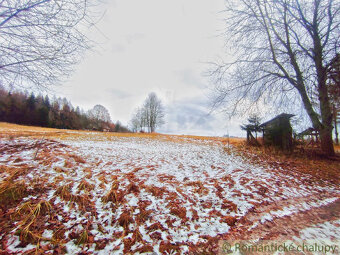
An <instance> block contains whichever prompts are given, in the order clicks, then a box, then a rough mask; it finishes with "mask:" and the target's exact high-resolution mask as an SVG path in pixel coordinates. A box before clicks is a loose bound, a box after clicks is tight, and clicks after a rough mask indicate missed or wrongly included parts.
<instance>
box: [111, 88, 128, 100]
mask: <svg viewBox="0 0 340 255" xmlns="http://www.w3.org/2000/svg"><path fill="white" fill-rule="evenodd" d="M106 92H107V93H110V96H111V97H112V98H115V99H125V98H127V97H130V96H132V95H131V94H130V93H128V92H125V91H122V90H119V89H113V88H112V89H107V90H106Z"/></svg>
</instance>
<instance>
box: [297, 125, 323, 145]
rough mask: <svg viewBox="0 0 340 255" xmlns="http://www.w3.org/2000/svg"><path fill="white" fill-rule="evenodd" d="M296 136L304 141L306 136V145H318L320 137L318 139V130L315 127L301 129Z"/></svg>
mask: <svg viewBox="0 0 340 255" xmlns="http://www.w3.org/2000/svg"><path fill="white" fill-rule="evenodd" d="M297 136H298V138H300V139H302V141H304V139H305V137H306V136H307V140H308V143H307V144H306V146H307V147H308V146H311V147H314V146H316V147H318V146H319V145H320V142H319V141H320V139H319V136H320V134H319V131H318V130H317V129H315V128H311V127H310V128H307V129H306V130H304V131H302V132H301V133H299V134H298V135H297Z"/></svg>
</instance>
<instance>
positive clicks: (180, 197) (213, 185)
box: [0, 123, 340, 254]
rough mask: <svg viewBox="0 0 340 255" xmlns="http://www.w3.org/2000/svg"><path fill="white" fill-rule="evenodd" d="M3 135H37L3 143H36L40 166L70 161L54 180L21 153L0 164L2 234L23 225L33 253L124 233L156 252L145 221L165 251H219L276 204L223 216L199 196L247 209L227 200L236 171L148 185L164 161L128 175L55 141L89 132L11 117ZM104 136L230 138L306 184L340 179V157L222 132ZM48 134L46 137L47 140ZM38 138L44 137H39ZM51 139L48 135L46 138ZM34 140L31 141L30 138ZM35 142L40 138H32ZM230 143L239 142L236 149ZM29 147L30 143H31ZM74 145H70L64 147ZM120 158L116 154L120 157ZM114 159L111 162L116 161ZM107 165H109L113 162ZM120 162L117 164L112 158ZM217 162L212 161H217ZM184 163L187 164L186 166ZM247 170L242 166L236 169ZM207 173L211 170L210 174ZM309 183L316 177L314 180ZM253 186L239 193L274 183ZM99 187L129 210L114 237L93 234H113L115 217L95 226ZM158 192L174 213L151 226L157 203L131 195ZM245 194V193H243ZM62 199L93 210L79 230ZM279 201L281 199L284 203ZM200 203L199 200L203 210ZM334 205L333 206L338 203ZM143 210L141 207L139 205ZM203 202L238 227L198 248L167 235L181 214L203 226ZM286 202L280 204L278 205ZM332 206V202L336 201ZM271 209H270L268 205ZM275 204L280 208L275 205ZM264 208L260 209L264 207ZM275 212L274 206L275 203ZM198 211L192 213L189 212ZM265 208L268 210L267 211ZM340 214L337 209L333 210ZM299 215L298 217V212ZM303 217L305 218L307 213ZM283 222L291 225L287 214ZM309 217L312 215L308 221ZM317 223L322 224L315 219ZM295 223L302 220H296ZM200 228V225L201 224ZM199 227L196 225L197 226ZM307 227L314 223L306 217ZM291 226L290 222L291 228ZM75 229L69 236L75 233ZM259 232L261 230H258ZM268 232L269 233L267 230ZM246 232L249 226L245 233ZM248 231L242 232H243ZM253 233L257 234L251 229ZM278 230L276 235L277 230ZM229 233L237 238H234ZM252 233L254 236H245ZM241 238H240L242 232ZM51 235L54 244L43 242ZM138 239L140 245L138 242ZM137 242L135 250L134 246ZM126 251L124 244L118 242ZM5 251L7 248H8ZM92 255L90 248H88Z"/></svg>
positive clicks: (105, 198)
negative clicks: (146, 176)
mask: <svg viewBox="0 0 340 255" xmlns="http://www.w3.org/2000/svg"><path fill="white" fill-rule="evenodd" d="M0 132H1V135H0V136H1V138H3V139H7V140H8V139H15V138H18V137H20V138H23V139H25V137H29V138H33V139H35V140H34V141H37V142H36V143H33V144H32V143H31V144H28V145H27V144H25V143H24V144H16V145H15V146H11V147H6V148H0V152H1V150H3V151H5V150H7V151H8V150H10V151H13V153H14V152H16V151H18V150H22V148H23V147H24V148H25V149H32V150H35V151H36V153H35V156H34V158H32V160H35V161H37V162H39V164H41V165H43V166H44V167H46V168H45V169H49V166H51V162H54V161H56V160H57V159H59V158H60V157H61V158H63V159H64V160H65V161H63V162H64V164H63V165H62V166H59V167H55V168H54V169H53V170H54V172H55V175H54V176H53V177H52V178H50V180H52V181H50V182H49V180H48V176H35V174H34V169H33V168H32V167H29V166H27V165H25V164H22V162H23V159H22V158H19V157H18V158H14V159H13V162H14V163H15V164H16V165H15V166H7V165H0V177H2V178H1V179H0V180H1V181H0V236H1V234H2V233H7V234H8V233H11V231H13V230H16V235H17V236H18V237H19V240H20V242H21V244H20V246H22V247H24V246H25V245H27V244H28V243H31V244H35V245H36V248H35V249H33V250H29V251H27V254H33V253H37V254H44V253H46V254H48V252H46V251H51V250H53V251H55V254H63V253H65V247H64V244H65V243H66V242H68V241H70V240H73V242H74V243H75V244H76V245H78V246H80V247H83V248H84V247H89V246H90V245H91V244H94V243H95V247H96V250H102V249H104V248H105V246H106V245H107V244H108V243H109V242H111V241H113V240H116V239H119V238H121V239H122V242H123V244H124V251H123V252H124V253H125V254H133V253H136V252H140V253H142V252H152V251H153V247H152V246H151V245H150V244H149V243H146V242H145V240H143V235H142V234H141V231H142V230H141V227H142V226H143V227H144V230H145V231H146V233H148V234H149V236H150V238H151V239H152V240H155V241H157V242H158V243H159V251H160V252H162V253H163V254H165V253H172V254H181V246H183V245H188V247H189V254H216V250H217V248H218V247H217V245H218V241H219V240H220V239H221V238H228V237H229V236H233V235H235V236H236V235H239V232H240V231H241V232H242V231H244V233H247V229H248V228H249V224H250V225H251V224H252V222H251V220H249V218H250V217H254V218H256V217H257V218H259V215H257V214H258V211H261V209H262V208H267V207H270V209H273V208H271V207H274V206H276V204H275V205H270V204H268V203H267V204H266V202H262V201H261V202H260V203H258V202H254V206H255V209H254V210H253V211H250V212H249V214H250V216H248V218H246V217H242V218H238V217H235V216H230V215H223V214H222V213H221V212H220V211H219V210H217V209H216V208H215V206H216V204H214V203H213V201H210V200H195V196H205V195H207V194H209V193H210V192H212V193H213V194H215V195H216V197H217V198H218V199H220V200H221V203H220V205H219V206H220V207H221V209H222V210H223V212H224V213H228V214H230V213H237V212H238V211H239V210H240V208H238V205H237V204H235V203H234V202H233V201H230V200H228V199H225V198H224V195H225V190H226V189H230V190H231V189H232V188H235V187H236V186H237V185H236V182H235V180H234V179H233V177H232V176H231V175H229V174H226V173H222V175H220V177H219V178H218V179H213V180H209V181H207V182H205V181H200V180H197V181H193V180H190V181H189V180H187V179H184V180H183V182H178V180H177V179H176V177H175V176H174V175H170V174H164V173H162V174H156V175H154V176H152V178H154V179H157V180H159V182H161V183H163V184H166V185H169V186H171V185H172V186H173V187H175V189H168V186H161V187H158V186H155V185H146V184H144V182H143V181H142V179H141V177H142V176H143V169H144V170H145V169H148V170H151V171H152V170H154V169H156V168H157V167H158V166H157V165H156V164H147V165H146V166H145V168H143V167H139V166H138V167H137V166H135V165H134V162H131V163H129V168H130V169H131V171H130V172H128V173H120V175H118V173H119V169H117V170H114V171H112V172H110V173H109V174H108V173H106V172H99V173H98V172H97V173H95V172H92V167H97V166H98V165H100V163H105V162H99V161H98V162H96V165H91V167H89V166H88V165H86V164H87V160H88V159H87V158H86V159H85V158H83V157H81V156H79V155H77V154H74V153H73V152H72V148H68V147H67V146H66V145H63V144H62V143H59V142H56V141H53V140H51V139H58V140H62V139H83V138H84V139H89V138H88V136H89V131H77V132H73V131H68V130H56V129H47V128H37V127H26V126H19V125H13V124H7V123H0ZM90 133H91V134H97V132H90ZM98 134H100V136H94V139H103V140H108V141H114V140H115V139H118V138H120V137H137V138H138V137H140V138H146V137H147V138H150V139H156V140H161V141H173V142H178V143H187V142H189V143H196V142H197V143H199V142H200V141H202V140H203V141H207V142H208V143H209V144H210V143H220V144H222V146H223V148H224V150H225V153H235V154H238V155H240V156H242V157H243V158H245V159H246V160H248V161H249V162H250V163H252V164H257V165H263V166H265V167H267V169H268V166H269V169H273V171H278V172H281V173H282V172H283V173H284V174H286V175H291V176H294V178H296V179H297V180H298V179H299V178H300V176H301V174H309V175H310V176H312V178H310V179H308V180H305V179H304V180H303V182H310V183H317V184H322V185H326V184H327V183H328V182H330V183H333V184H337V185H338V184H339V183H340V171H339V169H340V165H339V160H336V159H333V160H330V159H325V158H322V157H310V156H308V155H307V156H306V155H304V154H290V155H287V154H284V153H281V152H278V151H275V150H273V149H268V148H264V147H250V146H247V145H246V144H245V142H244V139H242V138H231V139H229V138H216V137H199V136H173V135H162V134H127V133H122V134H120V133H98ZM42 137H44V139H41V138H42ZM36 138H38V139H36ZM46 138H48V139H49V140H48V139H46ZM27 140H29V139H27ZM31 140H32V139H31ZM229 145H233V147H232V149H231V147H230V146H229ZM25 146H26V147H25ZM62 148H63V149H64V148H66V149H67V150H62ZM112 161H113V160H112ZM108 163H109V162H108ZM108 163H106V165H108ZM109 165H112V162H111V164H109ZM209 165H210V164H209ZM79 166H82V171H83V172H84V175H83V176H82V177H81V178H78V180H77V182H76V181H74V180H73V179H72V177H74V169H75V168H76V167H79ZM179 169H181V166H179ZM211 169H218V170H222V171H223V169H222V168H221V167H220V166H214V165H211ZM239 170H240V169H238V168H236V169H234V172H237V171H239ZM28 173H32V175H34V178H33V179H32V180H26V179H25V178H24V177H25V176H26V175H27V174H28ZM202 174H205V175H206V176H207V173H206V172H203V173H202ZM248 177H249V176H242V177H241V178H240V179H239V180H238V181H239V183H240V184H242V185H244V186H246V185H247V184H248V183H250V179H249V178H248ZM92 178H96V179H97V180H99V181H100V182H99V183H100V184H99V187H96V186H95V185H94V184H92V183H91V179H92ZM306 184H308V183H306ZM251 185H252V187H250V189H252V188H254V187H255V188H256V190H255V191H254V192H253V193H254V194H242V193H241V192H240V191H237V190H236V191H235V190H234V191H233V192H234V193H235V194H236V195H239V196H240V197H241V196H249V197H250V198H253V197H254V195H256V194H258V195H260V196H261V197H263V198H266V196H267V192H268V187H267V186H266V184H265V182H264V181H262V180H256V181H252V183H251ZM96 188H98V189H99V188H101V189H102V190H105V192H103V193H102V194H100V199H99V200H101V201H102V202H103V203H104V204H105V206H107V207H108V208H109V209H108V210H110V211H112V212H115V211H116V210H117V208H119V207H120V208H123V209H122V211H121V214H119V216H118V217H117V218H116V219H113V218H112V219H111V220H112V222H116V223H117V224H118V226H120V227H121V230H117V231H115V232H114V233H112V237H111V238H112V239H105V238H104V239H98V240H95V239H94V236H93V235H92V234H91V230H93V228H94V226H93V225H95V226H96V228H97V230H98V231H99V232H101V233H107V231H106V230H105V225H106V224H108V222H107V221H106V222H103V223H102V225H101V224H100V223H99V222H98V223H96V224H93V222H92V221H94V220H95V219H96V217H97V212H96V209H95V206H94V201H93V200H92V198H93V197H91V196H92V195H91V194H92V193H91V192H93V191H95V190H96ZM49 191H53V192H52V193H53V196H52V198H50V199H47V198H46V194H47V192H49ZM142 191H143V192H144V193H147V194H151V195H152V196H153V197H154V198H155V199H159V200H161V199H162V201H163V200H164V201H166V208H167V210H168V212H169V217H168V218H167V219H166V221H165V223H166V224H164V225H163V224H161V223H159V222H157V223H154V222H153V223H152V224H149V225H148V226H146V225H145V224H146V223H147V222H152V221H151V220H152V219H153V217H154V215H155V213H156V211H155V210H154V209H150V208H148V206H149V205H150V204H152V203H151V201H149V200H143V199H139V200H138V202H137V206H135V207H134V206H129V205H128V204H127V200H128V199H127V198H126V197H127V196H129V195H133V196H135V197H137V196H138V195H139V194H140V193H141V192H142ZM237 192H239V193H237ZM28 196H32V197H33V198H30V199H29V200H25V198H26V197H28ZM56 199H58V200H61V201H63V203H64V204H66V205H68V207H69V208H75V207H77V208H78V209H79V211H80V212H81V215H85V216H84V217H85V220H84V222H81V223H79V224H78V225H79V226H78V225H77V226H71V228H70V229H72V228H73V227H79V228H78V229H77V230H74V231H70V229H66V228H65V226H64V225H63V224H64V223H67V222H68V221H69V216H68V215H67V213H65V211H63V209H62V206H61V205H59V204H56V203H55V201H56ZM183 201H187V202H190V203H191V204H192V207H190V208H189V207H185V206H183ZM278 204H279V203H278ZM194 206H197V207H196V209H195V207H194ZM333 207H334V208H335V209H333V210H335V211H336V210H337V208H339V202H337V204H335V205H333ZM333 207H332V208H333ZM136 208H138V211H136V210H135V209H136ZM197 208H205V209H207V210H209V216H210V217H211V218H217V217H218V218H219V222H220V223H221V224H222V223H226V224H227V225H229V226H230V229H231V231H230V234H225V235H221V236H216V237H211V236H208V235H200V238H202V239H204V240H205V242H200V243H198V244H197V245H196V246H194V245H193V244H192V243H190V242H189V243H176V242H172V238H171V236H167V240H163V239H164V236H162V234H161V232H162V233H163V234H164V232H167V231H168V230H169V229H170V228H174V225H176V224H175V222H176V219H177V218H178V219H179V220H180V223H181V224H182V225H186V224H187V223H188V222H189V221H191V222H193V223H194V224H197V222H198V221H199V219H200V216H199V215H198V212H197V210H198V209H197ZM277 208H278V207H277ZM330 208H331V207H330ZM267 209H268V208H267ZM274 209H275V207H274ZM257 210H258V211H257ZM268 210H269V209H268ZM318 210H320V211H321V212H322V213H323V215H326V212H325V210H326V209H325V210H324V211H322V208H321V209H318ZM189 212H190V214H191V216H189V217H188V213H189ZM261 213H263V214H265V213H266V211H265V209H263V212H262V211H261ZM332 213H333V211H332ZM333 214H334V215H335V216H334V215H333V217H334V218H335V219H336V213H333ZM296 217H297V216H296ZM300 217H302V216H300ZM280 220H281V221H283V222H282V223H281V225H284V220H285V219H283V220H282V219H280ZM300 220H301V221H306V219H305V218H303V219H300ZM315 222H318V221H316V220H315ZM290 225H291V226H293V225H294V222H291V223H290ZM46 226H48V227H47V228H48V230H50V231H52V232H53V235H52V237H51V238H46V237H43V232H44V230H45V229H44V228H46ZM196 226H197V229H198V228H199V226H198V225H196ZM196 226H195V228H196ZM304 226H308V225H307V223H305V225H304ZM264 228H265V227H263V226H260V227H259V229H260V230H261V231H262V232H263V233H266V234H268V236H270V235H273V233H267V232H266V231H267V230H266V229H264ZM287 229H288V228H287ZM67 231H69V232H68V234H65V233H67ZM257 231H259V230H257ZM262 232H261V233H262ZM242 233H243V232H242ZM242 233H241V235H242ZM248 234H249V236H251V233H248ZM274 234H275V233H274ZM228 235H229V236H228ZM245 236H246V235H245ZM237 237H238V238H239V236H237ZM5 241H6V240H5V238H4V239H1V238H0V250H1V249H2V248H4V246H2V245H3V243H5ZM44 241H46V242H48V244H47V245H46V244H44V245H41V243H43V242H44ZM136 244H138V245H137V246H134V245H136ZM133 247H134V248H133ZM117 250H118V248H117ZM0 254H1V252H0ZM84 254H86V253H85V252H84Z"/></svg>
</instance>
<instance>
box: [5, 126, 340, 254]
mask: <svg viewBox="0 0 340 255" xmlns="http://www.w3.org/2000/svg"><path fill="white" fill-rule="evenodd" d="M13 132H14V131H13ZM63 132H64V133H65V134H64V135H63V136H61V135H60V134H58V135H56V136H55V137H53V136H48V139H46V138H42V139H37V138H33V137H31V136H28V137H16V138H13V137H12V138H11V139H9V138H8V137H3V138H2V139H1V141H0V250H2V251H3V252H5V254H6V252H8V253H16V254H21V253H34V252H36V251H38V252H41V253H46V254H47V253H51V252H55V253H69V254H77V253H83V254H86V253H89V254H92V253H99V254H129V253H133V254H136V253H144V252H147V253H149V254H152V253H153V252H155V253H156V254H198V253H200V252H208V253H211V254H216V253H218V252H220V253H221V254H224V253H223V251H222V250H221V247H220V246H221V241H220V240H241V239H246V240H258V239H260V238H263V239H272V240H276V239H280V240H287V239H290V240H293V241H298V240H305V239H308V240H321V239H322V240H323V242H327V243H330V244H338V243H337V242H338V241H337V239H336V238H338V237H339V236H340V215H339V212H340V189H339V187H338V186H336V185H331V184H327V183H324V184H323V185H319V184H316V183H315V182H311V181H310V177H309V176H308V175H302V174H297V173H295V174H292V173H288V172H287V170H286V169H281V168H280V167H278V168H276V169H273V168H270V167H264V166H259V165H254V164H252V163H251V162H250V161H249V160H247V159H245V158H244V157H242V156H240V155H238V154H237V153H235V151H234V149H232V148H229V147H226V146H225V145H223V144H222V143H221V142H218V141H214V140H209V139H195V138H190V137H187V138H185V137H181V138H179V137H178V138H171V137H170V138H169V137H166V136H154V137H148V136H140V137H138V136H136V137H133V136H130V137H129V136H126V137H124V136H108V135H105V134H101V133H92V132H88V133H85V132H79V133H78V132H75V131H72V132H71V131H70V132H66V131H63ZM45 137H47V136H46V135H45ZM201 254H202V253H201Z"/></svg>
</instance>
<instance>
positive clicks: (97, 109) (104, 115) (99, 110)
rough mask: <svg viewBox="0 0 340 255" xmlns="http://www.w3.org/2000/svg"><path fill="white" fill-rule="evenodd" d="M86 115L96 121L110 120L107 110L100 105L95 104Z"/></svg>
mask: <svg viewBox="0 0 340 255" xmlns="http://www.w3.org/2000/svg"><path fill="white" fill-rule="evenodd" d="M88 116H89V117H90V118H91V119H95V120H98V121H104V122H111V117H110V113H109V111H108V110H107V109H106V108H105V107H104V106H102V105H100V104H97V105H95V106H94V107H93V108H92V109H91V110H89V112H88Z"/></svg>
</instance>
